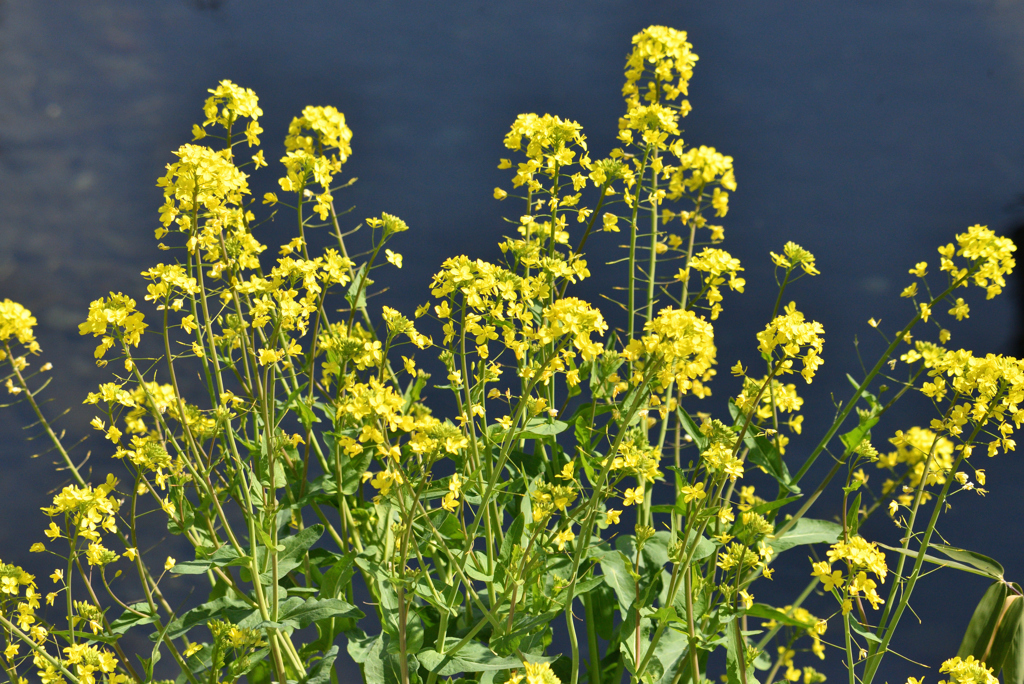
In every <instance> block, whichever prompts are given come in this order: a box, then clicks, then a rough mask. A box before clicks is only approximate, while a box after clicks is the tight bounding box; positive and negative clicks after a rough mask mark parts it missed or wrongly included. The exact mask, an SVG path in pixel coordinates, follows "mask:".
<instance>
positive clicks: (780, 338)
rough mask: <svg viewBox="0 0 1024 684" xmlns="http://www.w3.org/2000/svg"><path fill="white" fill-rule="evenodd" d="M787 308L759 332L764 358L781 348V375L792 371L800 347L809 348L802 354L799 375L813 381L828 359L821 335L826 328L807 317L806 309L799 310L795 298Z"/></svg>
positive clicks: (770, 356)
mask: <svg viewBox="0 0 1024 684" xmlns="http://www.w3.org/2000/svg"><path fill="white" fill-rule="evenodd" d="M785 311H786V312H785V313H784V314H783V315H781V316H778V317H776V318H775V319H774V320H773V321H772V322H771V323H769V324H768V325H767V326H766V327H765V329H764V330H762V331H761V332H759V333H757V341H758V342H759V343H760V345H759V346H758V349H759V350H760V351H761V354H762V355H764V357H765V358H772V357H773V356H774V355H775V353H776V352H777V351H778V352H779V356H780V360H779V370H778V374H780V375H781V374H784V373H791V372H792V366H793V360H794V359H795V358H797V357H799V355H800V352H801V350H804V349H806V351H805V353H804V355H803V357H801V358H802V360H803V368H802V369H801V371H800V375H802V376H803V378H804V380H806V381H807V383H808V384H810V382H811V379H812V378H813V377H814V373H815V371H816V370H817V369H818V367H819V366H821V364H823V363H825V362H824V360H822V358H821V356H820V354H821V349H822V346H823V345H824V344H825V340H824V339H822V337H821V336H822V335H823V334H824V333H825V328H824V327H823V326H822V325H821V323H818V322H817V321H807V320H806V319H805V318H804V315H803V313H801V312H800V311H797V309H796V302H790V303H789V304H788V305H786V309H785Z"/></svg>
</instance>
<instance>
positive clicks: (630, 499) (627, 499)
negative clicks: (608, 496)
mask: <svg viewBox="0 0 1024 684" xmlns="http://www.w3.org/2000/svg"><path fill="white" fill-rule="evenodd" d="M643 502H644V488H643V487H634V488H633V489H627V490H626V491H625V492H624V493H623V503H624V504H625V505H627V506H632V505H633V504H642V503H643Z"/></svg>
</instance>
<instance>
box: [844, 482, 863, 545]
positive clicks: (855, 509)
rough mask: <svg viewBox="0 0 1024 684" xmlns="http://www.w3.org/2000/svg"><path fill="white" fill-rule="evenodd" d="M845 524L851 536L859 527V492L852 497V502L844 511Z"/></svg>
mask: <svg viewBox="0 0 1024 684" xmlns="http://www.w3.org/2000/svg"><path fill="white" fill-rule="evenodd" d="M846 524H847V525H848V526H849V528H850V535H851V536H852V535H855V534H857V530H858V529H860V492H857V496H855V497H853V502H852V503H850V508H848V509H847V511H846Z"/></svg>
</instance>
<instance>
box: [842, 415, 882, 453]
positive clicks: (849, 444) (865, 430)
mask: <svg viewBox="0 0 1024 684" xmlns="http://www.w3.org/2000/svg"><path fill="white" fill-rule="evenodd" d="M877 422H878V418H877V417H871V418H862V419H861V423H860V425H858V426H857V427H855V428H853V429H852V430H850V431H849V432H847V433H846V434H843V435H839V439H840V440H841V441H842V443H843V445H844V446H845V447H846V450H847V451H848V452H850V453H853V452H854V450H856V448H857V446H858V445H859V444H860V443H861V442H863V441H864V440H865V439H870V437H871V428H873V427H874V426H875V423H877Z"/></svg>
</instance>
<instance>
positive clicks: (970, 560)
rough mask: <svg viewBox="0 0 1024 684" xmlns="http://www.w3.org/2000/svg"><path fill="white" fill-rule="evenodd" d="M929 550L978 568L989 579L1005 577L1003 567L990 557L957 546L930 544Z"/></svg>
mask: <svg viewBox="0 0 1024 684" xmlns="http://www.w3.org/2000/svg"><path fill="white" fill-rule="evenodd" d="M928 548H930V549H935V550H936V551H938V552H939V553H941V554H943V555H946V556H949V557H950V558H952V559H953V560H955V561H960V562H961V563H966V564H967V565H970V566H971V567H973V568H977V569H978V570H980V571H981V572H983V573H985V574H986V575H988V576H989V577H995V578H997V579H1001V578H1002V577H1003V574H1004V570H1003V566H1002V565H1000V564H999V563H998V562H997V561H994V560H992V559H991V558H989V557H988V556H983V555H982V554H980V553H977V552H975V551H968V550H967V549H958V548H956V547H955V546H946V545H945V544H929V545H928Z"/></svg>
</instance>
